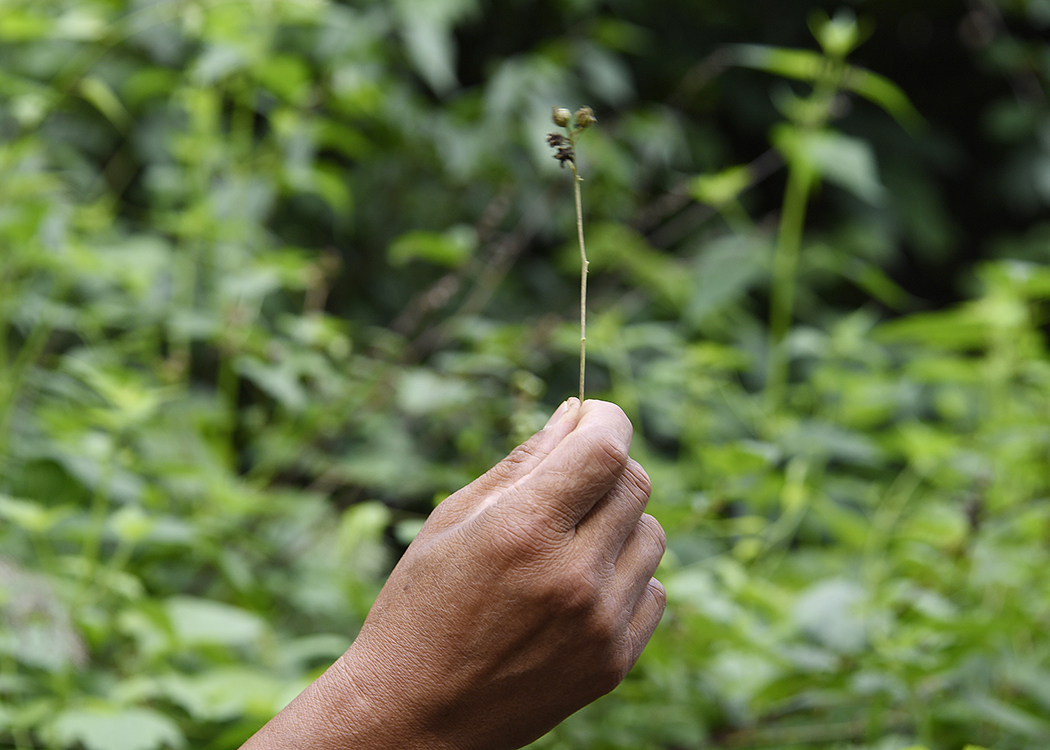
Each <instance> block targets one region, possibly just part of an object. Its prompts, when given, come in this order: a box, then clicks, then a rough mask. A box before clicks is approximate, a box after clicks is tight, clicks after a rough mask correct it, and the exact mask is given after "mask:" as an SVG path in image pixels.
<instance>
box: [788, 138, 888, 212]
mask: <svg viewBox="0 0 1050 750" xmlns="http://www.w3.org/2000/svg"><path fill="white" fill-rule="evenodd" d="M774 142H775V143H776V145H777V147H778V148H779V149H780V150H781V152H782V153H783V154H784V156H785V158H786V159H788V160H791V161H794V162H796V163H801V164H803V165H805V166H807V167H809V168H810V169H812V170H813V171H814V172H815V173H816V174H817V175H818V176H820V177H823V178H824V179H826V180H828V181H829V182H833V183H835V184H837V185H838V186H839V187H842V188H845V189H846V190H849V191H850V192H852V193H853V194H854V195H856V196H857V197H858V198H860V199H861V200H864V201H866V202H868V203H871V204H872V205H879V204H881V203H882V201H883V199H884V198H885V195H886V188H885V186H884V185H883V184H882V181H881V180H880V179H879V172H878V166H877V162H876V159H875V153H874V151H872V148H871V145H870V144H869V143H868V142H867V141H863V140H861V139H859V138H853V137H851V136H847V135H843V134H842V133H839V132H836V131H833V130H820V131H816V132H812V131H809V130H805V129H801V128H797V127H795V126H793V125H787V124H784V125H781V126H780V127H778V128H777V129H776V130H775V132H774Z"/></svg>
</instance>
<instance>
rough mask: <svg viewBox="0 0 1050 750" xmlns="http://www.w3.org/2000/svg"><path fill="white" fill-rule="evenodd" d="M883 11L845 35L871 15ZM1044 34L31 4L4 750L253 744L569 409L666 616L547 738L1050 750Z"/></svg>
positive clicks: (315, 0) (975, 15)
mask: <svg viewBox="0 0 1050 750" xmlns="http://www.w3.org/2000/svg"><path fill="white" fill-rule="evenodd" d="M851 9H852V10H851ZM1048 24H1050V6H1048V5H1047V3H1046V2H1045V0H996V1H995V2H993V0H972V1H971V2H968V3H966V4H962V3H959V4H953V3H918V4H913V3H876V2H874V1H873V0H854V1H853V2H851V3H848V8H846V9H843V8H842V7H840V5H839V4H824V3H820V2H817V0H806V2H801V1H800V0H753V1H752V2H747V3H736V2H729V1H728V0H708V1H707V2H704V3H685V2H679V1H677V0H674V1H672V2H667V3H652V2H644V1H643V0H610V1H609V2H604V3H599V2H597V1H596V0H543V1H541V0H507V1H506V2H502V3H488V2H481V0H392V1H391V2H377V1H375V0H347V1H346V2H339V1H337V0H252V1H251V2H245V1H242V0H0V747H7V748H17V749H18V750H29V749H30V748H51V749H54V750H58V749H65V748H69V749H71V750H72V749H75V748H84V749H85V750H159V749H161V748H180V747H193V748H202V749H206V750H224V749H226V748H236V747H238V746H239V744H240V743H241V742H242V741H243V740H244V739H245V738H246V737H247V736H248V735H249V734H250V733H251V732H252V731H254V729H255V728H257V727H258V726H259V725H261V724H262V723H263V722H264V721H266V720H267V719H268V718H269V717H270V716H271V715H272V714H273V713H274V712H275V711H276V710H277V709H278V708H279V707H280V706H281V705H283V703H284V702H286V701H287V700H288V699H290V698H291V696H293V695H294V694H296V693H297V692H298V691H299V690H300V689H301V688H302V687H303V686H304V685H305V684H307V683H308V682H309V681H310V680H311V679H312V678H313V677H314V676H315V675H317V674H318V673H319V672H320V671H321V670H322V669H324V668H325V667H326V666H327V665H328V664H329V663H330V662H331V661H332V660H333V659H334V658H335V657H336V656H337V655H338V654H339V653H341V652H342V650H343V649H344V648H345V647H346V646H347V644H348V643H349V642H350V640H351V638H352V637H353V635H354V633H355V632H356V628H357V627H358V626H359V624H360V622H361V620H362V618H363V617H364V615H365V613H366V612H367V610H368V607H369V605H370V603H371V601H372V598H373V597H374V595H375V593H376V592H377V591H378V589H379V587H380V586H381V585H382V581H383V577H384V575H385V573H386V572H387V571H388V570H389V569H390V566H391V564H392V562H393V561H394V560H395V559H396V556H397V554H398V553H399V551H400V550H402V549H403V548H404V546H405V545H406V544H407V543H408V542H409V541H410V540H411V538H412V536H413V534H414V533H415V531H416V530H417V529H418V528H419V526H420V524H421V521H422V519H423V518H424V517H425V515H426V513H427V511H428V510H429V509H430V508H431V507H433V503H434V502H436V501H439V500H440V499H441V498H442V497H443V496H445V495H446V494H448V493H449V492H451V491H453V490H455V489H456V488H458V487H459V486H462V485H463V484H464V483H466V482H467V481H469V480H470V479H472V478H473V477H475V476H476V475H478V474H479V473H481V472H482V471H484V470H485V469H487V468H488V467H489V466H490V465H491V464H492V463H493V462H495V461H496V460H497V459H498V458H500V457H501V456H502V455H503V454H504V453H505V452H506V451H507V450H508V449H509V448H511V447H512V446H513V445H514V444H515V443H516V442H517V441H518V440H520V439H521V438H522V437H524V436H526V435H527V434H529V433H530V432H531V431H532V430H534V429H536V428H537V427H538V426H540V425H542V423H543V421H544V420H545V418H546V415H547V414H549V412H550V411H551V410H552V409H553V408H554V406H555V405H556V404H557V403H558V402H560V401H561V400H563V399H564V398H565V397H566V396H568V395H571V394H573V393H574V392H575V390H576V378H577V370H578V361H577V359H576V357H577V350H578V345H577V341H578V339H579V331H578V328H577V325H578V324H577V321H576V305H577V304H578V297H577V295H578V274H579V265H578V257H579V253H578V249H577V237H576V233H575V227H576V223H575V221H574V219H575V216H574V211H573V200H572V198H571V196H570V191H571V190H572V189H573V187H574V186H573V185H570V184H569V180H567V179H565V173H564V172H559V168H558V167H559V164H558V162H556V161H555V160H554V159H552V158H551V154H550V150H549V148H548V146H547V144H546V143H545V142H544V135H545V133H546V132H548V131H549V130H550V129H551V126H550V118H551V108H552V106H562V105H565V106H569V107H570V109H575V108H576V107H577V106H579V105H581V104H589V105H591V106H592V107H593V108H594V111H595V113H596V115H597V117H598V119H599V120H600V127H596V128H593V129H591V131H590V133H589V134H588V136H587V145H586V148H585V149H583V150H582V153H581V154H580V160H581V172H582V173H583V174H585V175H586V179H587V182H586V192H587V201H586V203H585V205H584V208H585V213H586V214H587V215H586V217H585V218H586V221H587V227H588V230H587V234H588V237H587V240H588V251H587V252H588V257H589V261H590V264H591V271H592V275H591V287H590V292H589V294H590V300H589V304H588V307H589V311H590V318H591V319H590V321H589V325H588V339H589V357H588V359H589V368H588V378H589V386H588V393H589V395H591V396H592V397H595V398H605V399H608V400H612V401H615V402H617V403H619V404H620V405H621V406H623V408H624V409H625V410H626V411H627V413H628V414H629V415H630V416H631V417H632V419H633V421H634V423H635V425H636V426H637V433H636V441H635V445H634V449H633V450H634V453H635V455H636V457H637V458H638V459H639V460H640V461H642V463H643V464H644V465H645V466H646V468H647V469H648V471H649V473H650V475H651V476H652V479H653V486H654V491H653V498H652V503H651V509H652V512H653V513H654V514H655V515H656V516H657V517H658V518H659V519H660V520H661V522H662V523H663V525H664V527H665V528H666V529H667V531H668V535H669V543H670V547H669V551H668V555H667V557H666V560H665V563H664V565H663V568H662V570H661V572H660V577H661V579H662V580H663V581H664V582H665V583H666V586H667V589H668V594H669V598H670V604H669V607H668V611H667V615H666V617H665V620H664V622H663V623H662V625H661V626H660V628H659V629H658V630H657V633H656V635H655V637H654V640H653V642H652V643H651V645H650V648H649V649H648V651H647V652H646V654H645V656H644V657H643V659H642V661H641V662H640V664H639V665H638V667H637V668H636V669H635V671H634V672H632V674H631V675H630V676H629V678H628V679H627V681H626V682H625V683H624V684H623V685H622V686H621V688H620V689H618V690H617V691H615V692H614V693H613V694H612V695H610V696H608V697H607V698H605V699H603V700H601V701H599V702H598V703H596V704H594V705H593V706H591V707H589V708H587V709H585V710H584V711H582V712H580V713H579V714H577V715H576V716H574V717H572V718H571V719H570V720H569V721H568V722H566V723H565V724H564V725H563V726H561V727H559V728H558V729H557V730H555V731H554V732H552V733H551V734H550V735H548V736H547V737H545V738H543V739H541V740H540V741H539V742H537V743H536V747H538V748H549V749H552V750H553V749H555V748H557V749H559V750H560V749H562V748H565V749H567V748H592V749H594V750H614V749H617V748H624V749H626V748H630V749H631V750H672V749H675V750H677V749H680V748H727V749H728V748H761V747H769V748H779V749H780V750H803V749H805V750H818V749H819V750H840V749H841V750H845V749H846V748H850V749H852V750H861V749H864V750H905V749H907V748H914V747H916V746H918V745H923V746H925V747H927V748H929V750H961V749H962V748H964V747H966V746H967V744H968V743H977V744H980V745H983V746H986V747H989V748H991V747H995V748H997V750H1036V749H1039V750H1042V748H1043V747H1045V744H1046V743H1045V739H1046V737H1048V736H1050V668H1048V667H1047V666H1046V665H1047V664H1050V637H1048V635H1047V627H1046V625H1047V622H1048V620H1050V588H1048V587H1047V586H1046V585H1045V580H1044V576H1045V571H1046V570H1047V569H1048V566H1050V547H1048V545H1047V540H1048V538H1050V502H1048V497H1050V352H1048V349H1047V342H1046V325H1047V321H1048V312H1050V307H1048V302H1050V266H1048V260H1050V221H1048V219H1047V216H1048V212H1047V206H1048V205H1050V99H1048V92H1050V44H1048V43H1047V42H1046V41H1045V39H1046V35H1045V32H1046V27H1047V25H1048Z"/></svg>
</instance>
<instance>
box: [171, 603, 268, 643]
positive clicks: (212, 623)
mask: <svg viewBox="0 0 1050 750" xmlns="http://www.w3.org/2000/svg"><path fill="white" fill-rule="evenodd" d="M165 609H166V610H167V613H168V618H169V620H170V621H171V626H172V629H173V630H174V631H175V636H176V638H178V640H179V641H180V642H181V643H183V644H185V645H198V644H217V645H224V646H244V645H248V644H251V643H254V642H256V641H258V640H259V639H260V638H261V637H262V636H263V635H264V634H265V633H266V631H267V628H266V624H265V623H264V622H263V621H262V620H261V619H260V618H259V617H258V616H257V615H255V614H253V613H251V612H248V611H247V610H243V609H240V608H238V607H233V606H231V605H229V604H222V603H221V602H215V601H210V600H208V599H198V598H195V597H190V596H175V597H172V598H170V599H168V600H167V601H166V602H165Z"/></svg>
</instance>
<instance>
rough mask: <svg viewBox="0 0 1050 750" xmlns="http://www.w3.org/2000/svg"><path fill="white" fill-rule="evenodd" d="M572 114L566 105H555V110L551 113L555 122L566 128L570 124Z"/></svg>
mask: <svg viewBox="0 0 1050 750" xmlns="http://www.w3.org/2000/svg"><path fill="white" fill-rule="evenodd" d="M571 117H572V114H571V113H570V112H569V110H567V109H565V107H555V108H554V112H553V113H552V114H551V119H552V120H554V124H555V125H557V126H558V127H559V128H564V127H565V126H566V125H568V124H569V118H571Z"/></svg>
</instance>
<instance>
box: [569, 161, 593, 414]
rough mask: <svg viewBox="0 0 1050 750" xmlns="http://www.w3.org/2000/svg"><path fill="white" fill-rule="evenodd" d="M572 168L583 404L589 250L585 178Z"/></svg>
mask: <svg viewBox="0 0 1050 750" xmlns="http://www.w3.org/2000/svg"><path fill="white" fill-rule="evenodd" d="M569 166H571V167H572V186H573V190H574V192H575V194H576V235H577V237H578V239H579V241H580V403H581V404H582V403H583V384H584V379H585V377H586V373H587V266H588V265H590V262H589V261H588V260H587V248H586V247H585V245H584V243H583V200H582V198H581V197H580V183H581V182H583V178H582V177H580V173H579V172H577V171H576V165H575V164H573V163H571V162H570V164H569Z"/></svg>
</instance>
